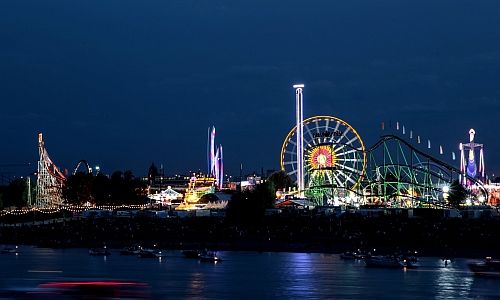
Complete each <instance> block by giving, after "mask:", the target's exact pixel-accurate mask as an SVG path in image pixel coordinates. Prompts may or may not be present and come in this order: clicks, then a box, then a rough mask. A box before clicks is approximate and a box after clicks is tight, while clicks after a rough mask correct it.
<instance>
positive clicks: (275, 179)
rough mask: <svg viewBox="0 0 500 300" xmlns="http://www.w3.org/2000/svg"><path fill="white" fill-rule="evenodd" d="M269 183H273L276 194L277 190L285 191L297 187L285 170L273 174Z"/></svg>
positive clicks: (268, 179) (269, 178) (268, 180)
mask: <svg viewBox="0 0 500 300" xmlns="http://www.w3.org/2000/svg"><path fill="white" fill-rule="evenodd" d="M267 182H269V183H271V184H272V186H271V188H273V190H274V193H276V191H277V190H282V191H285V190H286V189H288V188H290V187H295V186H296V184H295V182H293V180H292V178H291V177H290V176H289V175H288V174H287V173H286V172H285V171H283V170H281V171H277V172H274V173H272V174H271V175H270V176H269V177H268V178H267Z"/></svg>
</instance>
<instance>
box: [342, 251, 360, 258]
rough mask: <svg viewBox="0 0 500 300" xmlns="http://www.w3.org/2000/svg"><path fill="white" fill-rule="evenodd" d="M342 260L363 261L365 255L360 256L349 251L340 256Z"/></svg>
mask: <svg viewBox="0 0 500 300" xmlns="http://www.w3.org/2000/svg"><path fill="white" fill-rule="evenodd" d="M340 258H341V259H345V260H353V259H363V258H364V255H362V254H359V253H358V252H350V251H347V252H344V253H342V254H340Z"/></svg>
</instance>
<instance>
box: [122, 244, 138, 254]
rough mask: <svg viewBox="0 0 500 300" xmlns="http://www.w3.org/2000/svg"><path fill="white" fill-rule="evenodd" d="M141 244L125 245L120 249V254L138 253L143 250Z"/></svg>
mask: <svg viewBox="0 0 500 300" xmlns="http://www.w3.org/2000/svg"><path fill="white" fill-rule="evenodd" d="M141 249H142V248H141V246H131V247H125V248H123V249H122V250H120V255H138V254H139V253H140V252H141Z"/></svg>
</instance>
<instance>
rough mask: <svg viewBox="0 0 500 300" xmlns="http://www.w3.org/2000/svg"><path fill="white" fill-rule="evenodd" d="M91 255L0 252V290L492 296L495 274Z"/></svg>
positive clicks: (284, 259) (436, 265)
mask: <svg viewBox="0 0 500 300" xmlns="http://www.w3.org/2000/svg"><path fill="white" fill-rule="evenodd" d="M112 252H113V254H112V255H111V256H109V257H93V256H89V255H88V250H87V249H42V248H31V247H22V254H21V255H19V256H14V255H6V254H4V255H0V266H1V268H0V289H1V290H6V289H11V288H17V289H19V288H21V287H31V288H33V287H36V286H37V285H38V284H39V283H43V282H48V281H64V280H96V279H121V280H133V281H139V282H146V283H148V284H149V285H150V286H151V290H152V296H153V298H154V299H167V298H169V299H171V298H181V299H241V298H254V299H259V298H261V299H268V298H274V299H332V298H335V299H353V298H355V299H401V298H412V299H464V298H475V299H494V298H496V299H500V288H498V286H500V280H495V279H483V278H474V277H473V276H472V275H471V274H470V273H469V272H468V271H467V265H466V263H467V261H466V260H460V259H458V260H455V261H454V262H453V263H451V264H449V265H447V266H446V267H445V266H444V264H443V262H442V261H441V260H440V259H438V258H422V259H421V261H420V264H421V267H420V268H418V269H414V270H384V269H371V268H370V269H368V268H365V267H364V263H363V262H360V261H344V260H341V259H339V257H338V256H337V255H331V254H309V253H257V252H220V253H219V256H221V257H222V259H223V261H222V262H221V263H217V264H213V263H202V262H199V261H198V260H196V259H194V260H193V259H185V258H184V257H183V256H182V255H181V253H180V252H178V251H168V252H167V256H166V257H164V258H162V259H161V260H160V259H141V258H138V257H135V256H120V255H119V252H118V251H117V250H115V251H112Z"/></svg>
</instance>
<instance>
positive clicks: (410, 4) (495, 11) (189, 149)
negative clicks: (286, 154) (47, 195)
mask: <svg viewBox="0 0 500 300" xmlns="http://www.w3.org/2000/svg"><path fill="white" fill-rule="evenodd" d="M298 81H300V82H303V83H305V84H306V89H305V94H304V100H305V104H304V111H305V115H306V116H313V115H318V114H324V115H334V116H337V117H340V118H343V119H345V120H346V121H347V122H349V123H351V124H352V125H353V126H354V127H355V128H356V129H357V130H358V131H359V133H360V135H361V136H362V137H363V138H364V140H365V142H366V143H367V144H368V145H371V144H373V143H374V142H375V141H376V140H377V137H378V136H379V134H380V132H379V126H380V122H381V121H382V120H387V121H388V120H393V121H396V120H399V121H401V122H402V123H404V124H405V125H406V128H407V129H410V128H412V129H413V130H414V131H415V132H418V134H420V135H422V137H425V138H430V139H431V140H432V142H433V145H437V144H443V146H444V147H445V151H447V152H450V151H451V150H452V148H455V149H457V148H458V143H459V142H460V141H466V140H467V132H468V130H469V128H470V127H474V128H475V129H476V132H477V135H476V137H477V140H478V141H479V142H482V143H484V144H485V147H486V150H485V151H486V152H485V155H486V157H485V160H486V168H487V172H488V173H489V174H491V173H492V172H495V173H499V174H500V154H499V153H500V140H499V139H498V136H499V135H498V128H499V126H498V122H499V117H498V116H499V113H500V1H498V0H491V1H477V0H476V1H472V0H471V1H460V0H443V1H435V0H432V1H422V0H419V1H416V0H415V1H404V0H387V1H373V0H349V1H332V0H325V1H305V0H304V1H293V0H276V1H268V0H265V1H259V0H253V1H233V0H213V1H202V0H198V1H194V0H169V1H164V0H161V1H160V0H158V1H153V0H149V1H139V0H136V1H127V0H113V1H110V0H99V1H97V0H85V1H67V0H59V1H58V0H51V1H38V0H31V1H29V0H4V1H2V2H1V3H0V99H1V109H0V122H1V123H0V125H1V126H0V134H1V136H2V141H3V142H2V143H1V146H0V155H1V161H0V164H5V163H11V162H26V161H31V162H36V159H37V148H36V146H37V145H36V143H37V140H36V139H37V133H38V132H39V131H42V132H43V133H44V134H45V139H46V145H47V148H48V150H49V153H50V155H51V157H52V158H53V160H54V161H55V162H56V163H57V164H58V165H60V166H61V167H63V168H68V169H72V168H73V166H74V164H75V163H76V162H77V161H78V160H80V159H87V160H88V161H89V162H91V163H92V164H99V165H101V166H102V168H103V170H104V171H106V172H111V171H113V170H116V169H132V170H133V171H134V173H136V174H137V175H143V174H144V173H145V172H146V170H147V168H148V166H149V164H150V163H151V162H152V161H154V162H156V163H157V164H160V163H163V164H164V165H165V172H166V173H169V174H173V173H186V171H188V170H195V169H202V170H205V169H206V154H205V151H206V133H207V127H208V126H210V125H215V126H216V127H217V132H218V135H217V138H218V142H220V143H222V144H223V146H224V154H225V166H226V168H227V169H228V170H229V171H231V172H233V173H236V172H238V171H237V170H238V169H239V163H240V162H243V163H244V167H245V171H248V172H250V171H253V170H257V171H260V168H261V167H264V168H265V169H271V168H275V169H276V168H278V167H279V151H280V148H281V144H282V141H283V138H284V137H285V136H286V134H287V132H288V131H289V130H290V128H291V127H293V125H294V124H293V123H294V93H293V89H292V88H291V85H292V83H294V82H298ZM432 151H434V152H435V153H437V149H432Z"/></svg>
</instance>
